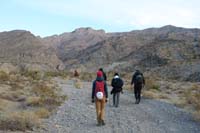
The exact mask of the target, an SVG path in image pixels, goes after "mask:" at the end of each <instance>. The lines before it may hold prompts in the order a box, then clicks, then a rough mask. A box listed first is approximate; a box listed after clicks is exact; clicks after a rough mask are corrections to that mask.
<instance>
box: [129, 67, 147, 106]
mask: <svg viewBox="0 0 200 133" xmlns="http://www.w3.org/2000/svg"><path fill="white" fill-rule="evenodd" d="M133 84H134V94H135V99H136V101H135V104H139V103H140V100H141V90H142V88H143V86H144V84H145V80H144V76H143V74H142V73H141V72H140V71H139V70H136V72H135V73H134V75H133V77H132V81H131V85H133Z"/></svg>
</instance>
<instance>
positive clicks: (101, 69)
mask: <svg viewBox="0 0 200 133" xmlns="http://www.w3.org/2000/svg"><path fill="white" fill-rule="evenodd" d="M99 71H101V72H102V73H103V79H104V80H105V81H107V76H106V73H105V72H104V71H103V68H99Z"/></svg>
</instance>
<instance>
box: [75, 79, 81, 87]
mask: <svg viewBox="0 0 200 133" xmlns="http://www.w3.org/2000/svg"><path fill="white" fill-rule="evenodd" d="M74 87H75V88H77V89H81V88H82V83H81V81H80V80H79V79H76V80H75V81H74Z"/></svg>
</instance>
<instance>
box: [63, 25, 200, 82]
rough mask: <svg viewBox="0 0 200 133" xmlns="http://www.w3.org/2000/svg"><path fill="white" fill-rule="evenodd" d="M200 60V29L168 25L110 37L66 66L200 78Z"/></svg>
mask: <svg viewBox="0 0 200 133" xmlns="http://www.w3.org/2000/svg"><path fill="white" fill-rule="evenodd" d="M199 63H200V30H199V29H184V28H178V27H174V26H165V27H162V28H151V29H146V30H141V31H132V32H127V33H119V34H117V35H113V36H109V37H108V38H107V39H105V40H103V41H100V42H98V43H96V44H95V45H92V46H90V47H88V48H87V49H84V50H82V51H81V52H79V54H78V55H77V56H74V58H73V62H71V61H70V60H68V62H66V66H67V67H68V68H71V67H78V66H79V65H80V64H82V66H85V67H86V68H87V69H88V70H92V71H94V70H95V69H97V68H98V67H99V66H103V67H104V68H105V69H107V70H120V71H121V70H123V71H130V72H131V71H134V70H135V69H141V70H143V71H152V72H155V73H157V74H159V75H160V76H162V77H167V78H178V79H183V80H194V79H195V81H200V78H197V77H198V76H197V75H198V74H199V72H200V69H198V68H200V67H199ZM77 64H78V65H77ZM192 77H193V78H192Z"/></svg>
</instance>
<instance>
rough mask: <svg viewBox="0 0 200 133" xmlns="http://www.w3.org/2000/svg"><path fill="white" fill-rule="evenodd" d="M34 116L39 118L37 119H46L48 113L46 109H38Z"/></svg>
mask: <svg viewBox="0 0 200 133" xmlns="http://www.w3.org/2000/svg"><path fill="white" fill-rule="evenodd" d="M35 114H36V115H37V116H38V117H39V118H48V117H49V116H50V112H49V110H48V109H46V108H39V109H38V110H37V111H36V112H35Z"/></svg>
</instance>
